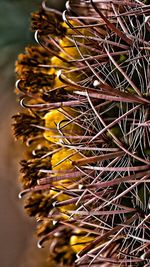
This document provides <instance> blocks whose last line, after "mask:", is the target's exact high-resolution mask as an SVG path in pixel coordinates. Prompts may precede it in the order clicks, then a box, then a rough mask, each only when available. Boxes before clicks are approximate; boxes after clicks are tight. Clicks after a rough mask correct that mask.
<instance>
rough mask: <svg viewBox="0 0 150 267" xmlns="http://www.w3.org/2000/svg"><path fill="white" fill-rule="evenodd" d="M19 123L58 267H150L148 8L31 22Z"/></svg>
mask: <svg viewBox="0 0 150 267" xmlns="http://www.w3.org/2000/svg"><path fill="white" fill-rule="evenodd" d="M32 29H33V30H34V31H35V39H36V41H37V43H38V44H37V45H35V46H30V47H28V48H26V51H25V53H24V54H21V55H19V57H18V61H17V62H16V72H17V78H18V81H17V89H16V91H17V94H18V95H19V99H20V103H21V105H22V107H23V108H24V111H23V112H21V113H20V114H17V115H15V116H14V124H13V127H14V130H15V135H16V137H17V139H20V140H21V141H23V142H24V143H25V144H26V147H27V148H26V155H25V159H24V160H23V161H22V162H21V165H22V168H21V181H22V185H23V191H22V192H21V193H20V197H22V196H23V195H25V196H26V200H25V209H26V210H27V212H28V213H29V215H31V216H35V218H36V220H37V221H38V228H37V233H38V236H39V242H38V246H39V247H42V246H43V244H44V242H47V241H48V242H49V244H50V258H51V259H53V260H55V261H56V262H57V263H58V264H59V263H60V264H61V266H147V267H148V266H150V241H149V240H150V230H149V229H150V213H149V212H150V201H149V197H150V187H149V183H150V179H149V176H150V137H149V136H150V127H149V125H150V113H149V112H150V69H149V61H150V59H149V58H150V48H149V42H150V20H149V5H148V3H146V2H145V3H144V1H143V2H142V1H138V0H133V1H132V0H126V1H121V0H120V1H101V0H89V1H86V0H82V1H81V0H70V1H68V2H67V3H66V11H65V12H64V13H63V14H61V13H60V12H58V11H56V10H52V9H50V8H48V7H47V6H46V3H45V1H44V2H43V4H42V8H41V9H40V11H38V12H35V13H33V14H32Z"/></svg>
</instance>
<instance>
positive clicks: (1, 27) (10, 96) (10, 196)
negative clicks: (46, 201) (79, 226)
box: [0, 0, 65, 267]
mask: <svg viewBox="0 0 150 267" xmlns="http://www.w3.org/2000/svg"><path fill="white" fill-rule="evenodd" d="M64 2H65V0H54V1H52V0H51V1H48V2H47V5H48V6H50V7H56V8H60V7H61V9H64ZM40 3H41V1H39V0H34V1H31V0H0V266H1V267H46V266H50V265H49V264H48V263H44V262H45V258H46V256H45V254H46V251H45V250H39V249H38V248H37V246H36V237H35V234H34V231H35V224H34V220H31V219H29V218H28V216H27V215H26V214H25V213H24V210H23V201H22V200H19V199H18V193H19V190H20V188H19V183H18V173H19V171H18V170H19V164H18V162H19V161H20V159H21V157H22V156H21V155H22V149H21V145H20V144H18V143H16V142H14V139H13V136H12V129H11V128H12V127H11V123H12V120H11V117H12V115H13V114H15V113H17V111H18V110H19V107H18V104H17V103H16V96H15V94H14V87H15V86H14V84H15V74H14V64H15V60H16V58H17V55H18V54H19V53H20V52H23V51H24V47H25V46H26V45H28V44H31V43H34V39H33V34H32V33H30V31H29V27H30V13H31V12H32V11H35V10H37V9H38V7H39V5H40ZM33 236H34V237H33Z"/></svg>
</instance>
